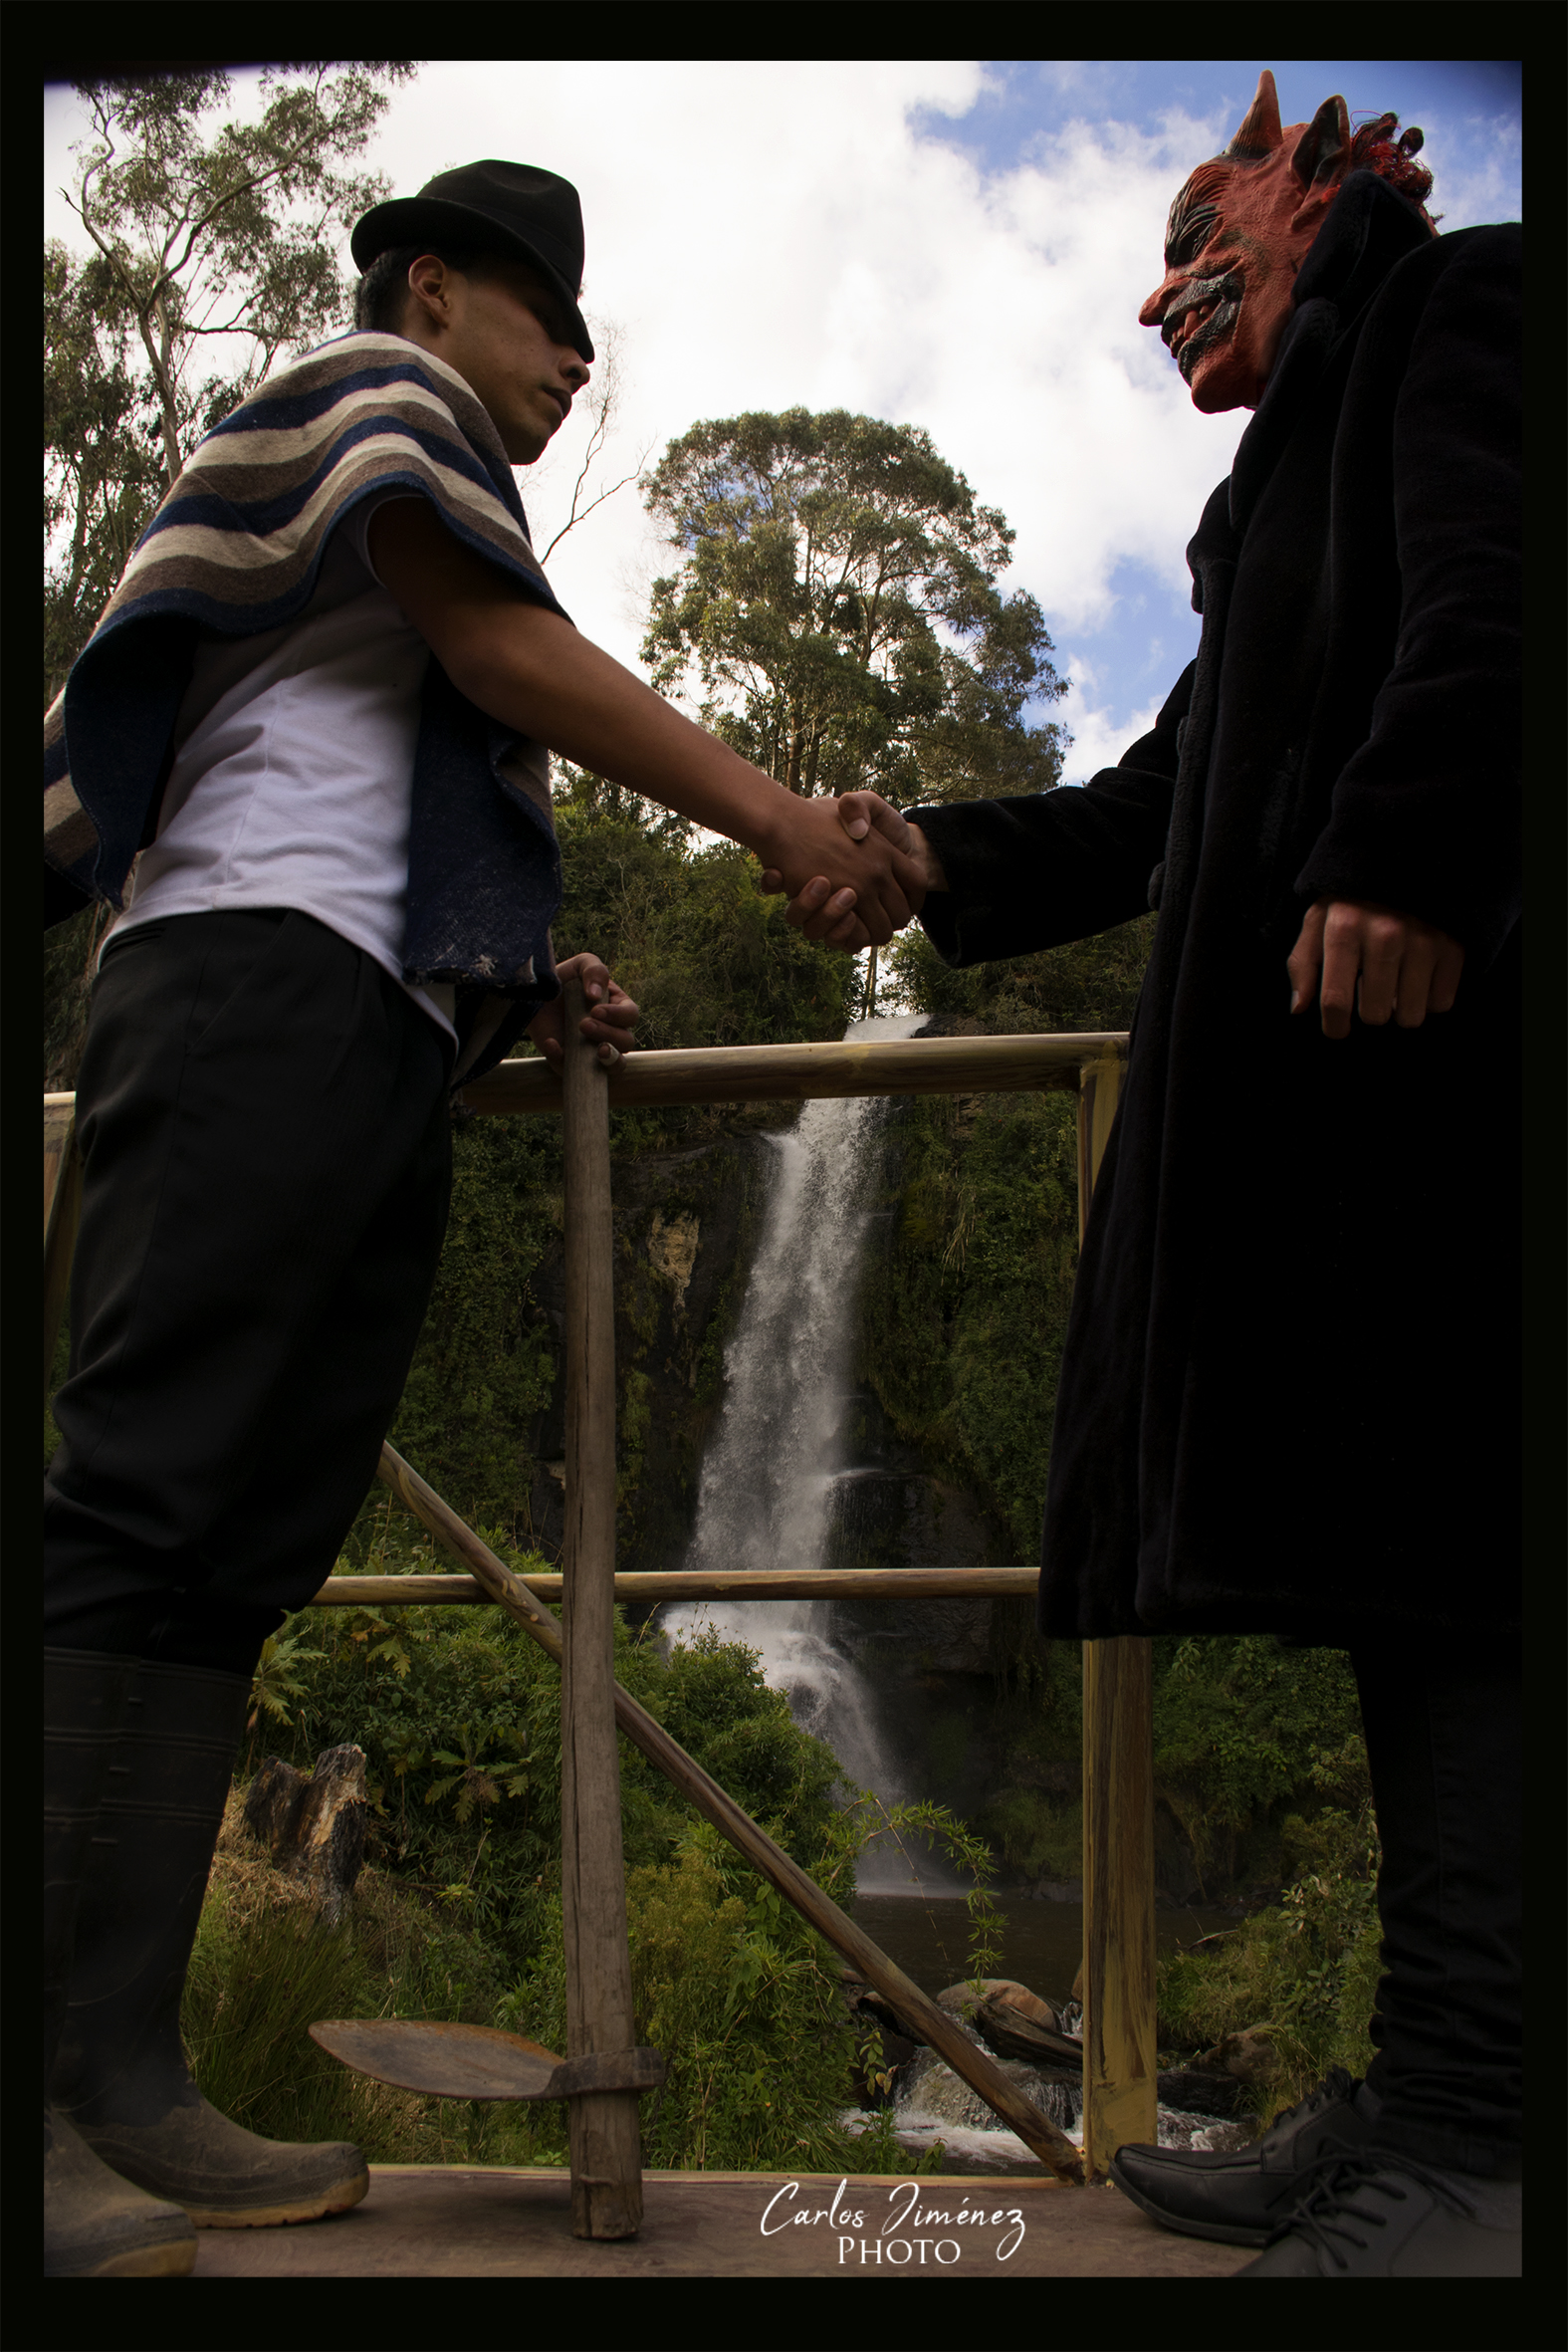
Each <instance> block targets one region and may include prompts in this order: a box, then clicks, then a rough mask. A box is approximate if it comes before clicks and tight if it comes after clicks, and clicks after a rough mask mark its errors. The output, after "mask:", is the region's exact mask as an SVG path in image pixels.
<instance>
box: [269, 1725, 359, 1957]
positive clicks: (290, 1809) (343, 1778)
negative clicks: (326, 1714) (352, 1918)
mask: <svg viewBox="0 0 1568 2352" xmlns="http://www.w3.org/2000/svg"><path fill="white" fill-rule="evenodd" d="M245 1825H246V1827H247V1828H248V1829H249V1830H250V1832H251V1834H252V1836H254V1837H255V1838H257V1839H258V1840H259V1841H260V1843H261V1844H263V1845H264V1846H265V1847H266V1848H267V1850H268V1852H269V1853H270V1854H271V1856H272V1859H273V1862H274V1864H275V1866H276V1867H277V1868H278V1869H279V1870H281V1871H282V1872H283V1873H284V1874H285V1876H287V1877H289V1878H293V1879H298V1880H299V1881H300V1883H301V1884H302V1886H303V1887H304V1888H305V1889H306V1891H307V1892H308V1893H309V1895H310V1898H311V1901H312V1902H313V1903H314V1904H315V1906H316V1908H317V1910H318V1911H319V1912H320V1913H321V1915H322V1918H323V1920H324V1921H325V1922H326V1923H327V1924H328V1925H329V1926H335V1925H336V1922H337V1921H338V1920H339V1919H341V1917H342V1915H343V1913H344V1911H345V1910H346V1909H347V1906H348V1902H349V1899H350V1897H351V1896H352V1894H353V1886H354V1880H355V1879H356V1878H357V1877H358V1875H359V1865H360V1863H361V1862H362V1861H363V1859H364V1826H365V1794H364V1751H363V1749H362V1748H329V1749H327V1750H325V1751H324V1753H323V1754H322V1755H321V1756H319V1757H318V1758H317V1760H316V1768H315V1770H314V1771H311V1772H302V1771H298V1770H296V1768H295V1766H294V1765H293V1764H285V1763H284V1761H283V1759H282V1758H281V1757H278V1756H269V1757H268V1758H267V1760H266V1762H265V1763H264V1764H263V1765H262V1767H261V1770H260V1771H259V1772H258V1773H257V1775H256V1777H255V1779H254V1780H253V1781H252V1782H251V1785H250V1789H249V1792H248V1794H247V1796H246V1799H245Z"/></svg>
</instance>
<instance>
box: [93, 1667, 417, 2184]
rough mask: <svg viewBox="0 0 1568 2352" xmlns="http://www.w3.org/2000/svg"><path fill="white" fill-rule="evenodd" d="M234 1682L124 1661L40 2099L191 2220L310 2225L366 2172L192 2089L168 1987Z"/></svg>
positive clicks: (182, 1959) (237, 1686)
mask: <svg viewBox="0 0 1568 2352" xmlns="http://www.w3.org/2000/svg"><path fill="white" fill-rule="evenodd" d="M249 1692H250V1685H249V1683H248V1682H246V1681H245V1680H243V1679H242V1678H241V1677H239V1676H237V1675H232V1674H216V1673H211V1672H208V1671H207V1670H205V1669H203V1668H199V1667H191V1666H157V1665H151V1664H148V1663H147V1662H145V1661H137V1662H136V1672H135V1675H134V1677H133V1679H132V1681H131V1683H130V1685H129V1687H128V1689H127V1692H126V1697H125V1706H124V1716H123V1730H122V1732H121V1736H120V1739H119V1742H118V1745H117V1746H116V1748H115V1751H114V1755H113V1760H112V1764H111V1766H110V1772H109V1781H108V1786H107V1789H106V1792H105V1796H104V1802H103V1806H102V1809H101V1813H100V1822H99V1831H98V1835H97V1836H96V1837H95V1839H94V1842H93V1846H92V1853H91V1864H90V1868H89V1872H88V1876H87V1882H86V1884H85V1886H84V1889H83V1895H82V1905H81V1911H80V1915H79V1918H78V1922H77V1938H76V1956H75V1961H74V1964H73V1968H72V1975H71V2001H70V2007H69V2009H68V2011H67V2015H66V2024H65V2031H64V2034H63V2035H62V2038H61V2046H60V2055H59V2057H58V2059H57V2061H56V2066H55V2076H54V2093H55V2101H56V2105H57V2106H58V2107H61V2108H63V2109H65V2110H66V2112H67V2113H69V2115H70V2117H71V2120H72V2122H73V2123H74V2124H75V2125H76V2128H77V2130H78V2131H79V2132H80V2133H81V2135H82V2138H83V2139H84V2140H86V2141H87V2143H88V2145H89V2146H90V2147H91V2148H92V2149H94V2150H95V2151H96V2152H97V2154H98V2155H99V2156H101V2157H102V2158H103V2159H104V2161H105V2163H106V2164H109V2165H112V2167H113V2169H114V2171H115V2172H116V2173H119V2174H122V2175H123V2177H124V2178H125V2179H126V2180H127V2181H134V2182H135V2183H136V2184H137V2186H138V2187H139V2188H142V2189H145V2190H149V2191H150V2192H152V2194H154V2195H155V2196H159V2197H167V2198H172V2199H173V2200H174V2201H175V2202H176V2203H177V2204H178V2205H180V2206H182V2207H183V2208H184V2210H185V2212H186V2214H188V2215H189V2217H190V2219H191V2221H192V2222H194V2223H195V2224H196V2226H197V2228H198V2229H247V2228H257V2227H262V2226H265V2225H267V2224H270V2223H275V2222H310V2221H316V2220H318V2219H319V2218H320V2217H321V2216H322V2215H324V2214H334V2213H339V2212H341V2211H342V2210H343V2209H344V2208H345V2207H347V2206H351V2205H357V2204H358V2202H359V2200H360V2198H361V2197H363V2195H364V2193H365V2191H366V2189H367V2188H368V2187H369V2185H370V2177H369V2174H368V2173H367V2171H366V2170H365V2164H364V2159H363V2157H362V2156H361V2155H360V2153H359V2151H358V2149H357V2148H355V2147H352V2146H350V2145H349V2144H348V2143H347V2142H344V2141H338V2142H333V2143H327V2144H324V2145H321V2146H313V2145H310V2144H308V2143H305V2142H291V2141H280V2140H263V2139H259V2138H258V2137H257V2136H256V2134H255V2133H253V2132H247V2131H244V2130H242V2129H241V2128H240V2126H239V2125H238V2124H235V2123H231V2122H230V2121H229V2120H228V2118H227V2117H226V2116H223V2115H220V2114H219V2113H218V2111H217V2109H216V2108H215V2107H213V2106H211V2105H210V2104H209V2103H208V2101H207V2100H205V2099H204V2098H203V2097H202V2095H201V2093H200V2092H199V2091H198V2090H197V2088H196V2086H195V2084H194V2083H193V2082H192V2081H191V2078H190V2072H189V2069H188V2068H187V2066H186V2063H185V2051H184V2045H183V2043H182V2042H181V2039H180V2029H179V2007H180V1996H181V1994H182V1992H183V1990H184V1985H185V1971H186V1969H187V1967H188V1965H189V1962H190V1953H191V1946H192V1944H193V1943H194V1942H195V1937H196V1926H197V1922H198V1921H199V1919H200V1917H201V1905H202V1898H203V1896H204V1894H205V1892H206V1886H207V1873H208V1871H209V1869H210V1868H211V1864H212V1854H213V1848H214V1847H215V1845H216V1844H217V1839H218V1831H219V1829H220V1827H221V1826H222V1822H223V1808H224V1803H225V1800H226V1798H227V1796H228V1792H229V1783H230V1775H231V1773H232V1770H233V1765H234V1752H235V1748H236V1746H237V1745H238V1741H239V1735H240V1730H241V1726H242V1724H243V1721H244V1714H245V1705H246V1701H247V1698H248V1696H249Z"/></svg>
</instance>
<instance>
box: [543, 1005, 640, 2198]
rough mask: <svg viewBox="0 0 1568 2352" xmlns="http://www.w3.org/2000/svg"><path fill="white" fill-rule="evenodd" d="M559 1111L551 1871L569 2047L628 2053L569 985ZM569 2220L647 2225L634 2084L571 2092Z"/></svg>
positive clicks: (592, 1113) (583, 1079)
mask: <svg viewBox="0 0 1568 2352" xmlns="http://www.w3.org/2000/svg"><path fill="white" fill-rule="evenodd" d="M564 1011H565V1039H564V1059H565V1069H564V1072H563V1079H562V1103H561V1111H562V1119H563V1141H564V1146H565V1172H564V1173H565V1228H566V1234H565V1239H566V1269H565V1274H566V1282H565V1308H566V1314H565V1323H566V1539H565V1550H564V1556H563V1560H562V1567H563V1570H564V1585H563V1590H562V1595H561V1600H562V1607H561V1619H562V1633H563V1637H564V1659H563V1663H562V1668H561V1689H560V1884H561V1909H562V1915H563V1921H564V1927H565V1960H566V2054H567V2056H568V2057H572V2058H581V2057H587V2056H591V2055H594V2054H596V2053H599V2052H602V2053H604V2054H606V2055H615V2054H623V2053H625V2052H629V2051H630V2050H631V2049H632V2047H633V2045H634V2043H635V2041H636V2035H635V2033H634V2031H633V2029H632V2007H631V1955H630V1951H629V1949H628V1946H627V1942H626V1871H625V1862H624V1858H623V1856H622V1852H621V1836H620V1758H619V1754H618V1752H617V1749H616V1742H615V1641H614V1622H615V1621H614V1591H615V1586H614V1578H615V1299H614V1283H613V1264H614V1261H613V1249H614V1240H613V1230H612V1227H611V1222H610V1163H609V1095H608V1091H607V1073H606V1072H605V1070H604V1069H603V1067H602V1066H601V1064H600V1062H599V1058H598V1050H597V1048H596V1047H590V1046H588V1045H585V1044H584V1043H583V1041H582V1038H581V1036H580V1034H579V1031H578V1024H579V1022H580V1021H581V1019H582V1016H583V1012H584V1004H583V996H582V984H581V982H580V981H578V980H568V981H567V982H566V984H565V1006H564ZM568 2117H569V2124H568V2131H569V2142H570V2153H571V2228H572V2233H573V2234H574V2235H575V2236H577V2237H601V2238H603V2237H633V2236H635V2235H636V2233H637V2230H638V2228H639V2227H640V2225H641V2222H642V2152H641V2146H640V2143H639V2140H638V2131H637V2094H636V2092H635V2091H585V2092H581V2093H579V2094H578V2095H577V2096H576V2097H574V2098H573V2099H571V2100H570V2101H569V2102H568Z"/></svg>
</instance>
